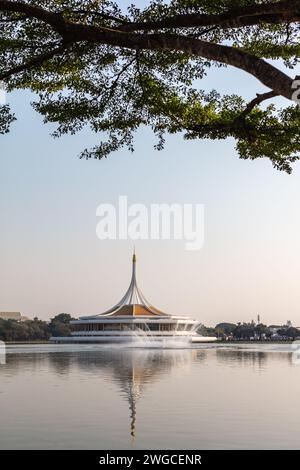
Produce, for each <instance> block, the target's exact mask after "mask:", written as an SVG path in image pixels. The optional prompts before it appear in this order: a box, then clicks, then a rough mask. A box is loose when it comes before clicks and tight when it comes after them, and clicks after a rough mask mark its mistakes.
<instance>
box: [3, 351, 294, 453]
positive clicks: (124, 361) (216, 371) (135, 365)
mask: <svg viewBox="0 0 300 470" xmlns="http://www.w3.org/2000/svg"><path fill="white" fill-rule="evenodd" d="M276 363H279V364H280V366H281V365H285V366H286V365H288V366H291V365H292V362H291V354H290V353H287V352H270V351H267V350H266V351H264V349H263V348H259V349H257V350H255V349H252V350H247V349H246V348H245V349H242V348H230V347H222V346H221V347H205V346H203V347H199V348H194V349H186V350H179V349H173V350H159V349H130V348H128V349H126V348H109V347H106V348H104V347H102V348H99V347H98V348H93V347H91V346H90V347H85V346H82V347H81V348H77V349H76V348H73V349H72V348H64V349H58V348H57V349H56V348H55V347H53V348H45V349H43V348H42V347H41V348H40V349H38V348H36V349H35V350H34V349H33V348H32V349H30V348H24V349H23V350H22V349H19V353H17V349H16V351H15V352H14V353H10V354H8V357H7V365H6V366H1V367H0V384H1V375H2V374H6V376H12V381H11V382H12V383H15V376H16V375H21V376H22V374H24V373H25V372H29V375H33V374H34V373H35V375H36V376H38V375H39V373H40V372H43V373H44V374H45V376H47V377H48V376H51V380H52V381H53V382H55V383H59V382H60V383H61V382H62V380H66V381H69V380H70V383H72V384H74V386H75V387H77V386H79V381H80V384H81V385H80V390H81V391H82V392H83V393H85V394H86V396H85V397H84V398H85V399H86V400H85V403H89V405H88V406H90V407H91V408H92V407H97V408H98V407H99V403H98V401H95V397H94V399H91V402H89V400H87V398H88V394H89V393H90V392H91V390H95V387H96V385H95V379H101V381H104V382H107V383H108V384H110V383H113V384H115V385H117V388H118V391H119V395H120V396H121V397H123V399H126V401H127V403H128V416H129V433H130V436H131V439H132V442H134V440H135V438H136V435H137V432H138V431H137V414H138V411H139V401H140V400H141V397H142V396H143V394H144V392H145V390H146V389H147V390H149V388H150V389H151V385H153V384H154V383H156V382H158V381H160V380H162V379H165V378H167V379H168V378H170V376H171V375H172V374H173V373H177V372H178V371H180V373H179V376H180V378H179V380H181V379H182V377H187V380H188V381H189V383H191V387H193V389H194V390H198V391H197V394H195V395H194V397H193V400H194V402H193V403H194V409H197V408H199V403H201V402H203V403H204V405H205V404H206V405H207V406H206V407H205V406H204V405H203V408H201V410H202V414H201V415H200V416H201V419H202V420H203V421H204V422H205V417H206V413H207V421H206V425H207V426H212V424H213V423H214V422H215V421H214V419H216V421H217V420H218V419H219V414H220V411H221V412H222V413H223V414H224V413H227V410H229V409H232V403H231V394H232V393H231V392H232V391H233V392H235V391H240V392H242V389H241V388H240V387H241V385H240V382H239V377H243V380H245V377H248V379H249V380H250V382H249V383H250V385H251V387H252V390H254V385H253V383H254V382H252V380H254V379H253V377H254V375H256V376H258V375H260V374H253V375H246V374H247V369H253V370H254V372H256V370H258V371H261V370H263V369H266V368H267V367H268V366H272V367H273V366H274V365H275V364H276ZM198 366H201V367H198ZM202 366H205V367H202ZM228 366H230V367H228ZM232 367H235V368H236V369H235V371H233V369H232ZM189 368H190V369H191V371H189ZM229 369H231V370H229ZM239 369H244V372H245V374H244V375H243V376H241V375H239ZM274 370H276V369H274ZM284 370H286V368H285V369H284ZM299 370H300V369H299ZM187 371H188V372H189V373H188V374H186V372H187ZM232 372H234V374H232ZM220 374H222V380H223V382H222V387H219V385H220V384H219V382H218V380H219V377H220ZM261 375H264V374H261ZM268 377H269V378H270V379H271V380H274V381H275V379H276V373H274V374H273V375H270V376H268ZM268 377H266V378H265V379H264V378H262V380H268ZM36 380H38V379H37V378H36V377H35V378H33V383H38V384H39V382H38V381H37V382H34V381H36ZM230 381H233V382H231V383H232V390H231V389H230V386H229V385H228V384H229V383H230ZM235 381H236V382H235ZM257 383H258V384H259V383H260V382H257ZM82 384H83V385H82ZM97 384H99V381H98V382H97ZM226 384H227V385H226ZM234 384H235V386H234ZM216 385H217V386H216ZM97 386H99V385H97ZM64 387H65V384H62V389H63V390H65V388H64ZM198 387H199V388H198ZM1 388H2V385H1V386H0V392H1ZM224 388H225V389H226V390H227V395H224ZM257 389H258V388H257ZM272 389H273V387H272ZM49 390H50V392H49V394H50V395H51V389H49ZM66 390H67V388H66ZM260 390H262V389H261V388H260ZM96 392H97V393H98V389H97V390H96ZM172 392H173V390H172V389H170V390H169V393H170V397H171V395H172ZM63 393H64V392H63ZM65 393H66V396H67V391H66V392H65ZM221 397H222V400H223V401H224V408H222V409H221V410H220V408H218V407H219V406H221V405H220V403H222V400H221ZM224 397H226V398H224ZM236 397H237V400H239V399H240V400H241V403H240V405H241V408H240V410H241V413H244V404H243V403H242V399H244V398H242V393H241V398H239V395H238V394H237V395H236ZM189 399H190V397H188V396H185V397H183V400H182V404H180V406H182V407H183V408H184V413H185V412H187V413H189V412H190V411H189V408H188V407H187V404H188V403H187V402H188V400H189ZM251 399H252V398H251ZM93 400H94V401H93ZM226 400H227V402H226ZM174 402H176V403H173V402H172V400H171V399H170V404H169V403H168V406H169V407H170V413H173V417H174V419H175V418H176V417H177V416H178V422H180V423H182V419H183V418H182V414H180V413H179V411H180V410H179V409H178V408H179V407H178V402H177V401H176V400H175V399H174ZM49 403H50V400H49ZM225 403H227V404H226V405H225ZM52 406H54V405H52ZM71 406H74V415H75V411H76V415H77V413H78V411H79V412H80V413H83V412H82V411H80V409H78V408H77V409H76V410H75V408H76V405H75V404H74V405H71ZM109 406H110V400H108V402H107V407H108V408H109ZM143 406H145V407H146V406H147V404H146V403H145V404H144V403H143ZM175 406H176V407H175ZM236 407H237V408H238V405H237V404H236ZM275 408H276V407H275ZM171 410H172V411H171ZM211 410H215V412H216V416H214V415H213V414H212V413H213V411H211ZM218 410H219V412H218ZM49 412H51V410H49ZM176 413H178V415H177V414H176ZM218 413H219V414H218ZM108 415H109V413H108V414H107V416H106V415H105V417H104V418H103V419H109V417H108ZM193 415H194V413H193ZM81 416H82V415H81ZM191 416H192V415H191ZM241 416H243V415H242V414H241ZM127 419H128V418H127ZM191 419H192V418H191ZM229 419H230V415H228V416H227V421H226V423H227V424H226V426H227V427H228V425H229V424H228V420H229ZM235 419H236V420H237V419H240V418H237V417H235ZM251 419H253V417H252V418H251ZM258 419H260V417H259V418H258ZM235 423H236V422H234V420H233V424H232V427H233V429H234V432H235V428H234V426H235V425H236V424H235ZM198 424H199V423H197V425H195V436H197V433H198V434H199V433H200V432H201V430H200V429H199V426H198ZM218 426H219V425H218ZM218 426H216V428H214V433H217V432H218V431H216V429H218ZM141 427H142V426H141ZM243 429H244V428H243ZM140 432H141V431H140ZM185 432H187V430H186V428H185ZM203 432H204V431H203ZM129 433H127V436H128V435H129ZM220 433H221V431H220ZM190 438H191V436H190ZM204 438H206V439H207V433H206V435H205V436H204ZM204 438H203V439H204ZM215 438H216V437H215V434H214V437H213V438H212V439H215ZM220 439H221V438H220ZM180 444H181V442H180ZM144 448H145V446H144ZM179 448H180V445H179Z"/></svg>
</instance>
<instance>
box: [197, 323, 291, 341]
mask: <svg viewBox="0 0 300 470" xmlns="http://www.w3.org/2000/svg"><path fill="white" fill-rule="evenodd" d="M198 333H199V334H202V335H204V336H217V337H218V338H220V339H227V340H236V341H239V340H240V341H241V340H244V341H250V340H260V341H261V340H283V341H284V340H295V339H296V338H300V329H298V328H295V327H293V326H292V324H291V322H287V324H286V325H270V326H267V325H264V324H263V323H255V322H254V321H252V322H250V323H237V324H235V323H218V324H217V325H216V326H215V327H214V328H208V327H205V326H204V325H203V326H201V327H200V328H199V330H198Z"/></svg>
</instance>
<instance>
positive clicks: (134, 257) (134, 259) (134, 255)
mask: <svg viewBox="0 0 300 470" xmlns="http://www.w3.org/2000/svg"><path fill="white" fill-rule="evenodd" d="M132 262H133V263H135V262H136V254H135V245H134V246H133V255H132Z"/></svg>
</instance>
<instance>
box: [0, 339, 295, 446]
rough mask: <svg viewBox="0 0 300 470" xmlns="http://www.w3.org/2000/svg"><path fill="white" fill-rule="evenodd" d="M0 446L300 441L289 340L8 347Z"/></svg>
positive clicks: (1, 381) (0, 388)
mask: <svg viewBox="0 0 300 470" xmlns="http://www.w3.org/2000/svg"><path fill="white" fill-rule="evenodd" d="M7 352H8V354H7V358H6V364H5V365H4V364H3V365H0V419H1V427H0V448H1V449H114V448H119V449H120V448H121V449H131V448H144V449H151V448H153V449H155V448H158V449H163V448H170V449H182V448H187V449H188V448H191V449H197V448H198V449H230V448H235V449H239V448H240V449H245V448H247V449H248V448H256V449H258V448H263V449H272V448H297V449H299V448H300V407H299V396H300V365H297V362H298V361H295V360H293V358H292V350H291V346H289V345H285V346H279V351H278V350H277V351H276V350H274V349H273V348H272V346H271V345H259V346H256V345H238V346H236V345H233V346H223V345H201V346H197V347H196V348H193V349H163V350H162V349H146V348H145V349H144V348H138V349H135V348H124V347H112V346H98V345H87V346H83V345H81V346H75V345H61V346H60V345H35V346H32V345H31V346H30V345H26V346H21V345H20V346H10V347H8V351H7Z"/></svg>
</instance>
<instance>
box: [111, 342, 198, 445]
mask: <svg viewBox="0 0 300 470" xmlns="http://www.w3.org/2000/svg"><path fill="white" fill-rule="evenodd" d="M195 352H196V351H193V350H186V351H184V350H172V351H171V350H144V349H140V350H136V349H132V350H130V349H128V350H125V351H124V350H123V351H122V350H117V349H115V350H111V351H106V352H105V355H108V356H110V358H109V360H108V358H106V360H105V363H104V364H103V366H104V367H105V368H106V369H108V368H109V369H111V375H112V377H113V380H114V382H116V383H118V384H119V386H120V389H121V391H122V394H123V395H124V396H125V397H126V399H127V400H128V403H129V410H130V434H131V437H132V442H134V439H135V435H136V420H137V402H138V400H139V399H140V398H141V396H142V393H143V390H144V388H145V386H147V384H151V383H152V382H154V381H155V380H158V379H159V378H160V377H162V376H163V375H164V374H167V373H169V372H170V371H171V369H173V368H176V367H183V366H186V365H188V364H189V363H190V362H191V361H192V357H193V355H194V354H195Z"/></svg>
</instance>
